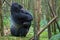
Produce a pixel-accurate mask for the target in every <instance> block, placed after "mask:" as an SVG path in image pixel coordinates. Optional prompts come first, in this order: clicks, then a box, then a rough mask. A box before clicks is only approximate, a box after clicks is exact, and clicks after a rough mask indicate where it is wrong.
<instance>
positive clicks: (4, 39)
mask: <svg viewBox="0 0 60 40" xmlns="http://www.w3.org/2000/svg"><path fill="white" fill-rule="evenodd" d="M32 30H33V28H32V27H31V28H30V30H29V32H28V34H27V36H26V37H14V36H11V35H10V29H8V28H7V29H6V28H5V29H4V35H5V36H3V37H0V40H29V39H30V38H31V37H32V36H33V31H32ZM40 40H48V33H47V31H46V30H45V31H44V32H43V33H42V34H41V35H40Z"/></svg>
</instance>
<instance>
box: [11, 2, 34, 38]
mask: <svg viewBox="0 0 60 40" xmlns="http://www.w3.org/2000/svg"><path fill="white" fill-rule="evenodd" d="M10 11H11V27H10V31H11V35H13V36H17V37H19V36H20V37H25V36H26V35H27V33H28V31H29V28H30V26H31V22H32V20H33V17H32V15H31V13H30V12H29V11H28V10H25V9H24V8H23V6H21V5H19V4H18V3H12V5H11V10H10Z"/></svg>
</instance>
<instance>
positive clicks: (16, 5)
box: [11, 3, 23, 12]
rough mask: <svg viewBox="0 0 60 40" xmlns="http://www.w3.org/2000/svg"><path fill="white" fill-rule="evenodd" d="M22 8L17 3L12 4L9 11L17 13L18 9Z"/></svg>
mask: <svg viewBox="0 0 60 40" xmlns="http://www.w3.org/2000/svg"><path fill="white" fill-rule="evenodd" d="M22 8H23V7H22V6H21V5H19V4H18V3H12V5H11V10H13V11H15V12H16V11H19V10H20V9H22Z"/></svg>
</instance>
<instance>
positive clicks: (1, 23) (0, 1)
mask: <svg viewBox="0 0 60 40" xmlns="http://www.w3.org/2000/svg"><path fill="white" fill-rule="evenodd" d="M3 35H4V32H3V19H2V0H0V36H3Z"/></svg>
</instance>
